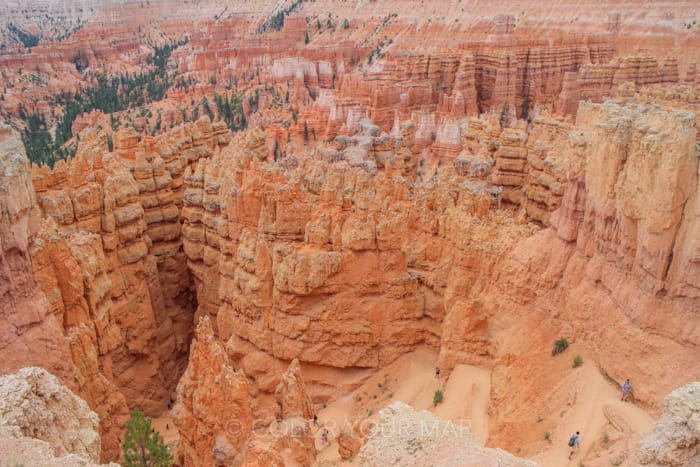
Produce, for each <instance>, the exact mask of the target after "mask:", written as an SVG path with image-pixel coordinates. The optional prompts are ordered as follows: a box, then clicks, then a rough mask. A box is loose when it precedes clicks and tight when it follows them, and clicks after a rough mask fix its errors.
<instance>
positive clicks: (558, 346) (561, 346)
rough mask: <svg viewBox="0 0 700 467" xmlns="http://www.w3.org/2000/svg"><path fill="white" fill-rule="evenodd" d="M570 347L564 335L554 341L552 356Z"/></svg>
mask: <svg viewBox="0 0 700 467" xmlns="http://www.w3.org/2000/svg"><path fill="white" fill-rule="evenodd" d="M568 347H569V341H568V340H566V338H564V337H562V338H561V339H559V340H558V341H556V342H555V343H554V348H553V349H552V357H553V356H555V355H556V354H559V353H562V352H563V351H565V350H566V349H567V348H568Z"/></svg>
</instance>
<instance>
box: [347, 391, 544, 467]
mask: <svg viewBox="0 0 700 467" xmlns="http://www.w3.org/2000/svg"><path fill="white" fill-rule="evenodd" d="M436 459H439V464H440V466H441V467H471V466H473V467H476V466H479V467H489V466H494V467H496V466H499V467H516V466H517V467H536V466H537V464H536V463H534V462H532V461H528V460H524V459H519V458H517V457H515V456H513V455H512V454H510V453H508V452H506V451H503V450H501V449H492V448H486V447H484V446H482V445H481V444H480V443H479V442H478V441H477V440H476V439H475V438H474V437H473V436H472V434H471V432H470V431H469V429H468V428H466V427H463V426H460V425H456V424H454V423H452V422H450V421H448V420H445V419H442V418H439V417H436V416H435V415H433V414H431V413H430V412H427V411H425V410H423V411H421V412H417V411H415V410H413V408H411V407H410V406H409V405H407V404H405V403H403V402H394V403H393V404H391V405H390V406H389V407H387V408H385V409H382V410H380V411H379V422H378V424H377V425H376V426H375V427H374V428H373V429H372V431H371V434H370V436H369V438H368V440H367V443H365V445H364V446H363V447H362V449H360V454H359V456H358V461H359V463H360V465H362V466H376V467H380V466H387V465H412V466H416V467H418V466H429V465H435V463H436Z"/></svg>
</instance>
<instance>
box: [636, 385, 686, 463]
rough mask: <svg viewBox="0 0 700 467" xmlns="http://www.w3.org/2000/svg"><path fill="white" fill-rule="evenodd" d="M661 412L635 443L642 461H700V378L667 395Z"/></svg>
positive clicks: (638, 459) (640, 461)
mask: <svg viewBox="0 0 700 467" xmlns="http://www.w3.org/2000/svg"><path fill="white" fill-rule="evenodd" d="M664 405H665V408H664V414H663V416H662V417H661V419H660V420H659V421H658V422H656V424H655V425H654V431H652V432H651V434H649V435H648V436H647V437H646V438H644V439H642V440H641V441H640V442H639V445H638V446H637V462H639V463H640V464H642V465H652V466H661V465H673V466H685V465H700V382H694V383H690V384H686V385H685V386H683V387H681V388H679V389H676V390H675V391H673V392H672V393H671V394H669V395H668V396H666V399H665V401H664Z"/></svg>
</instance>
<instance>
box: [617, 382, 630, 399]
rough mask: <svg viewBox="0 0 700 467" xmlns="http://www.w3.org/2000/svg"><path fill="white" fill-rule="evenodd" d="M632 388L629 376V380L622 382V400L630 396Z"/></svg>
mask: <svg viewBox="0 0 700 467" xmlns="http://www.w3.org/2000/svg"><path fill="white" fill-rule="evenodd" d="M631 390H632V383H630V380H629V378H628V379H627V381H625V382H624V383H622V399H620V400H621V401H626V400H627V398H628V397H629V396H630V391H631Z"/></svg>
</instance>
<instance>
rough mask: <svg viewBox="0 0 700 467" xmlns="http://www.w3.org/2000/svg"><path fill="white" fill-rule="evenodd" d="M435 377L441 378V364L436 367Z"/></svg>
mask: <svg viewBox="0 0 700 467" xmlns="http://www.w3.org/2000/svg"><path fill="white" fill-rule="evenodd" d="M435 377H436V378H438V379H439V378H440V367H439V366H436V367H435Z"/></svg>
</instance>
